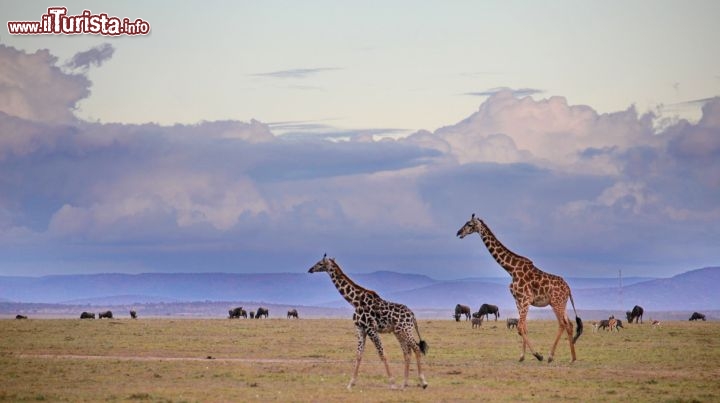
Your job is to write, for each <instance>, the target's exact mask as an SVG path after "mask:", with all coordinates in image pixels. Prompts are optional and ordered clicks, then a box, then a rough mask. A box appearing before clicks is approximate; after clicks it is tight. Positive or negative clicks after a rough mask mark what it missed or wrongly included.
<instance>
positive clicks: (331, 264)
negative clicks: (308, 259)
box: [308, 253, 336, 273]
mask: <svg viewBox="0 0 720 403" xmlns="http://www.w3.org/2000/svg"><path fill="white" fill-rule="evenodd" d="M335 265H336V264H335V259H333V258H330V259H328V257H327V253H326V254H324V255H323V258H322V259H320V261H319V262H317V263H315V265H314V266H313V267H311V268H310V270H308V273H318V272H322V271H326V272H332V271H333V270H334V269H335Z"/></svg>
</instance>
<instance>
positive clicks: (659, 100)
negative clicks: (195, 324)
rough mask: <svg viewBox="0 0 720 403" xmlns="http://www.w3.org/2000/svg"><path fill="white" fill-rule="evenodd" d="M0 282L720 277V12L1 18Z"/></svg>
mask: <svg viewBox="0 0 720 403" xmlns="http://www.w3.org/2000/svg"><path fill="white" fill-rule="evenodd" d="M58 5H62V6H65V7H67V8H68V12H69V14H80V13H82V11H83V10H84V9H89V10H91V11H92V12H93V13H95V14H99V13H107V14H108V15H111V16H117V17H121V18H122V17H127V18H129V19H130V20H134V19H135V18H142V19H143V20H145V21H147V22H148V23H149V24H150V25H151V32H150V34H149V35H147V36H132V37H131V36H121V37H108V36H99V35H89V34H85V35H74V36H68V35H37V36H14V35H10V34H9V33H7V32H5V33H1V34H0V46H2V47H1V48H0V66H1V68H0V71H3V74H0V252H1V254H2V256H3V258H2V259H0V274H5V275H45V274H59V273H89V272H107V271H112V272H129V273H134V272H153V271H162V272H176V271H183V272H188V271H190V272H205V271H227V272H278V271H281V272H292V271H296V270H306V269H307V267H306V266H308V265H310V264H312V263H313V262H315V261H316V260H317V259H318V258H319V256H321V254H322V253H325V252H327V253H328V254H329V255H331V256H335V257H336V258H337V259H338V262H339V263H341V265H344V266H345V267H346V270H348V271H353V272H366V271H375V270H396V271H402V272H412V273H421V274H427V275H430V276H432V277H435V278H440V279H444V278H462V277H471V276H502V275H504V273H503V272H502V270H501V269H500V268H499V267H498V266H497V265H495V264H494V262H493V261H492V260H491V258H490V257H489V255H488V253H487V251H485V250H484V247H483V245H482V244H481V242H480V240H479V238H467V239H464V240H462V241H461V240H458V239H456V238H455V237H454V234H455V232H456V231H457V229H458V228H459V227H460V226H461V225H462V224H463V223H464V222H465V221H466V220H467V219H468V218H469V216H470V214H471V213H473V212H474V213H476V214H478V215H479V216H481V217H483V219H484V220H485V221H486V222H487V223H488V225H490V226H491V228H493V230H494V231H495V233H496V235H498V236H499V237H500V238H501V240H502V241H503V242H505V243H506V245H508V246H509V247H511V248H512V249H513V250H515V251H516V252H518V253H521V254H524V255H526V256H528V257H530V258H531V259H533V260H534V261H535V262H536V264H537V265H538V266H539V267H541V268H542V269H544V270H546V271H550V272H553V273H557V274H561V275H567V276H577V277H592V276H616V275H617V272H618V270H623V273H624V275H643V276H669V275H673V274H676V273H679V272H682V271H685V270H689V269H693V268H698V267H702V266H707V265H717V264H719V263H720V256H719V253H718V251H717V245H718V244H720V225H719V224H720V99H718V98H717V96H718V95H720V51H718V50H716V49H715V47H713V46H712V45H711V44H713V43H717V42H718V39H720V29H718V28H717V23H716V17H717V16H718V15H720V4H719V3H717V2H714V1H708V2H701V1H698V2H693V3H691V4H686V3H682V2H675V1H672V2H663V1H653V2H644V1H638V2H631V3H629V4H628V3H626V2H595V3H589V2H582V3H580V2H545V3H543V2H453V3H449V4H448V3H444V2H391V3H390V4H387V3H385V2H382V3H381V2H361V3H357V4H351V5H346V4H342V3H337V2H329V1H328V2H319V1H314V2H303V3H298V2H273V1H270V2H227V3H213V7H209V6H207V5H206V3H200V2H190V3H188V2H185V3H183V4H182V5H178V4H176V2H152V3H151V4H146V3H142V2H121V3H119V2H66V3H63V4H57V3H47V2H8V1H4V2H2V9H3V16H4V18H6V19H7V20H8V21H36V20H40V17H41V15H42V14H43V13H45V11H46V9H47V7H49V6H58Z"/></svg>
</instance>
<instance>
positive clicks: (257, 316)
mask: <svg viewBox="0 0 720 403" xmlns="http://www.w3.org/2000/svg"><path fill="white" fill-rule="evenodd" d="M261 316H264V317H265V318H267V317H268V316H270V311H268V310H267V309H266V308H263V307H259V308H258V309H257V312H255V319H260V317H261Z"/></svg>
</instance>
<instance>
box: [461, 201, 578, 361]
mask: <svg viewBox="0 0 720 403" xmlns="http://www.w3.org/2000/svg"><path fill="white" fill-rule="evenodd" d="M473 232H477V233H478V234H479V235H480V237H481V238H482V240H483V243H485V246H486V247H487V249H488V251H489V252H490V254H491V255H492V257H493V258H494V259H495V261H497V262H498V264H499V265H500V266H502V268H503V269H505V271H507V272H508V273H509V274H510V276H511V277H512V282H511V283H510V293H511V294H512V296H513V297H514V298H515V304H516V305H517V309H518V314H519V315H520V320H519V321H518V326H517V329H518V333H519V334H520V336H522V339H523V345H522V354H521V355H520V361H523V360H524V359H525V347H526V346H527V347H528V348H529V349H530V352H531V353H532V355H534V356H535V358H537V359H538V360H540V361H542V360H543V356H542V354H540V353H537V352H535V350H534V349H533V347H532V344H531V343H530V339H529V338H528V335H527V313H528V310H529V308H530V305H532V306H537V307H544V306H548V305H550V306H551V307H552V310H553V312H555V316H556V317H557V320H558V325H559V328H558V333H557V336H556V337H555V342H554V343H553V346H552V349H551V350H550V356H549V357H548V362H552V360H553V355H554V354H555V348H556V347H557V344H558V341H559V340H560V336H562V333H563V331H566V332H567V335H568V341H569V342H570V354H571V355H572V361H575V359H576V358H575V341H577V339H578V337H580V335H581V334H582V331H583V323H582V320H581V319H580V318H579V317H578V316H577V311H575V302H574V301H573V298H572V293H571V292H570V286H568V284H567V283H566V282H565V280H563V278H562V277H560V276H556V275H554V274H549V273H545V272H544V271H542V270H540V269H538V268H537V267H535V265H534V264H533V262H532V261H531V260H530V259H528V258H526V257H524V256H520V255H517V254H515V253H513V252H512V251H511V250H510V249H508V248H506V247H505V245H503V244H502V243H501V242H500V241H499V240H498V239H497V238H496V237H495V235H494V234H493V233H492V231H490V228H489V227H488V226H487V225H486V224H485V222H483V220H481V219H479V218H475V214H473V215H472V217H471V218H470V221H468V222H467V223H465V225H463V227H462V228H460V229H459V230H458V232H457V236H459V237H460V238H461V239H462V238H465V237H466V236H468V235H470V234H472V233H473ZM568 298H569V299H570V303H571V304H572V307H573V312H575V321H576V322H577V333H576V334H575V337H574V338H573V337H572V328H573V324H572V322H571V321H570V319H568V317H567V315H566V314H565V307H566V305H567V301H568Z"/></svg>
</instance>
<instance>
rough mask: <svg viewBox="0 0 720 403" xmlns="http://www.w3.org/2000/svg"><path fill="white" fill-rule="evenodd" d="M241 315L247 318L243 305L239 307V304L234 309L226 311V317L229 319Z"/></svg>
mask: <svg viewBox="0 0 720 403" xmlns="http://www.w3.org/2000/svg"><path fill="white" fill-rule="evenodd" d="M241 316H242V317H243V318H246V319H247V311H245V310H244V309H243V307H241V306H239V307H237V308H235V309H231V310H229V311H228V318H229V319H233V318H236V319H237V318H240V317H241Z"/></svg>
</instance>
